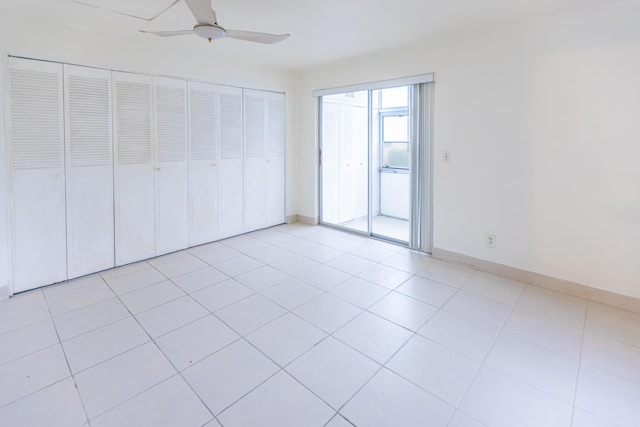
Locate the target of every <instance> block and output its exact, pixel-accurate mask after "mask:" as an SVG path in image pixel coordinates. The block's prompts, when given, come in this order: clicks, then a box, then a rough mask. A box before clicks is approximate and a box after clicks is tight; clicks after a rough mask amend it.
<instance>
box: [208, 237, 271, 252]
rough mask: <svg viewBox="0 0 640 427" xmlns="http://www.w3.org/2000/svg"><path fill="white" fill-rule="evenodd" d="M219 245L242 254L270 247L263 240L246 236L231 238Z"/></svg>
mask: <svg viewBox="0 0 640 427" xmlns="http://www.w3.org/2000/svg"><path fill="white" fill-rule="evenodd" d="M220 243H222V244H223V245H225V246H229V247H230V248H233V249H235V250H237V251H238V252H242V253H244V254H247V253H249V252H253V251H257V250H259V249H264V248H268V247H270V246H271V245H270V244H269V243H267V242H265V241H263V240H260V239H256V238H253V237H251V236H248V235H244V236H237V237H231V238H229V239H225V240H223V241H221V242H220Z"/></svg>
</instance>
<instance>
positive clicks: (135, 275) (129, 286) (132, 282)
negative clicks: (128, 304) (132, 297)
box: [105, 268, 167, 295]
mask: <svg viewBox="0 0 640 427" xmlns="http://www.w3.org/2000/svg"><path fill="white" fill-rule="evenodd" d="M105 280H106V281H107V283H108V284H109V286H110V287H111V289H112V290H113V292H115V293H116V294H118V295H121V294H124V293H127V292H131V291H135V290H138V289H142V288H144V287H146V286H149V285H153V284H154V283H159V282H162V281H164V280H167V278H166V277H164V276H163V275H162V273H160V272H159V271H158V270H156V269H155V268H145V269H143V270H137V271H134V272H132V273H129V274H125V275H122V276H116V277H113V278H108V279H105Z"/></svg>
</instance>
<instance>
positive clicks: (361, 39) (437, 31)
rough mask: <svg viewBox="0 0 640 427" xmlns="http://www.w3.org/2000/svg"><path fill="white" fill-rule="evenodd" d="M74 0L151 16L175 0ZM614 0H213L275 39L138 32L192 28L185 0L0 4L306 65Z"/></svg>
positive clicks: (223, 17) (221, 14) (123, 5)
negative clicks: (255, 40)
mask: <svg viewBox="0 0 640 427" xmlns="http://www.w3.org/2000/svg"><path fill="white" fill-rule="evenodd" d="M80 1H84V2H87V3H92V4H95V5H98V6H106V7H111V8H115V9H119V10H121V11H123V12H125V13H129V14H136V15H146V16H148V17H151V16H153V15H155V14H156V13H157V12H159V11H161V10H162V9H164V8H165V7H166V6H167V5H170V4H171V3H173V1H174V0H80ZM613 2H616V0H388V1H381V0H213V7H214V9H215V10H216V12H217V15H218V23H219V24H220V25H221V26H223V27H226V28H230V29H239V30H250V31H260V32H269V33H276V34H282V33H291V34H292V35H291V37H290V38H289V39H287V40H285V41H284V42H281V43H280V44H277V45H260V44H254V43H249V42H244V41H239V40H231V39H223V40H219V41H215V42H213V43H212V44H209V43H207V41H206V40H204V39H200V38H198V37H196V36H194V35H187V36H182V37H176V38H160V37H156V36H152V35H146V34H141V33H139V32H138V30H139V29H145V30H151V31H153V30H184V29H191V28H192V27H193V25H194V19H193V17H192V16H191V14H190V12H189V10H188V9H187V6H186V4H185V3H184V0H181V1H180V2H178V4H176V5H175V6H174V7H172V8H171V9H169V10H168V11H167V12H166V13H164V14H163V15H161V16H159V17H158V18H156V19H154V20H153V21H151V22H148V21H145V20H142V19H136V18H133V17H129V16H124V15H119V14H115V13H111V12H109V11H106V10H103V9H99V8H95V7H89V6H84V5H80V4H77V3H75V2H73V1H71V0H2V1H1V2H0V11H3V10H4V11H6V12H9V13H11V14H14V15H19V16H26V17H30V18H35V19H39V20H49V21H55V22H57V23H62V24H64V25H68V26H72V27H76V28H82V29H86V30H94V31H98V32H103V33H109V34H115V35H117V36H119V37H123V38H128V39H138V40H146V41H150V42H153V43H160V44H164V45H168V46H174V47H178V48H184V49H188V50H192V51H195V52H199V53H201V54H206V55H219V56H221V57H231V58H234V59H237V60H240V61H242V62H246V63H253V64H260V65H265V66H273V67H282V68H287V69H291V70H304V69H310V68H313V67H317V66H321V65H323V64H326V63H331V62H336V61H340V60H343V59H347V58H350V57H356V56H362V55H366V54H371V53H374V52H376V51H385V50H388V49H392V48H394V47H399V46H405V45H410V44H415V43H417V42H421V41H424V42H436V41H439V40H444V39H448V38H453V37H459V36H462V35H465V34H469V33H472V32H475V31H480V30H483V29H486V28H491V27H495V26H503V25H508V24H513V23H516V22H521V21H525V20H530V19H535V18H540V17H544V16H550V15H555V14H560V13H566V12H569V11H572V10H577V9H581V8H585V7H591V6H595V5H598V4H604V3H613Z"/></svg>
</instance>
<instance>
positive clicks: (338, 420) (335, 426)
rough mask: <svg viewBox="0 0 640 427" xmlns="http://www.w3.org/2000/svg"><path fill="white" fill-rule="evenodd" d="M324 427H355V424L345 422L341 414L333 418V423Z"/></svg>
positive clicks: (330, 422)
mask: <svg viewBox="0 0 640 427" xmlns="http://www.w3.org/2000/svg"><path fill="white" fill-rule="evenodd" d="M324 427H353V424H351V423H350V422H349V421H347V420H345V419H344V418H343V417H342V416H340V415H339V414H336V416H335V417H333V418H331V421H329V422H328V423H327V424H325V426H324Z"/></svg>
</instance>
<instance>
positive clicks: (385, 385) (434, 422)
mask: <svg viewBox="0 0 640 427" xmlns="http://www.w3.org/2000/svg"><path fill="white" fill-rule="evenodd" d="M340 414H341V415H342V416H343V417H345V418H346V419H347V420H348V421H350V422H351V423H353V424H354V425H357V426H368V427H378V426H379V427H388V426H403V427H412V426H415V427H418V426H420V427H422V426H427V425H428V426H433V427H439V426H446V425H447V422H448V421H449V419H450V418H451V415H452V414H453V408H452V407H451V406H449V405H447V404H446V403H444V402H443V401H442V400H440V399H437V398H435V397H434V396H433V395H431V394H429V393H427V392H426V391H424V390H422V389H420V388H419V387H417V386H415V385H413V384H411V383H410V382H408V381H406V380H404V379H402V378H400V377H399V376H397V375H396V374H394V373H392V372H390V371H388V370H386V369H383V370H381V371H380V372H379V373H378V374H376V376H375V377H373V379H372V380H371V381H369V383H367V385H365V386H364V387H363V388H362V390H360V391H359V392H358V393H357V394H356V395H355V397H354V398H353V399H351V400H350V401H349V402H348V403H347V404H346V405H345V406H344V408H342V409H341V410H340Z"/></svg>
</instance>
